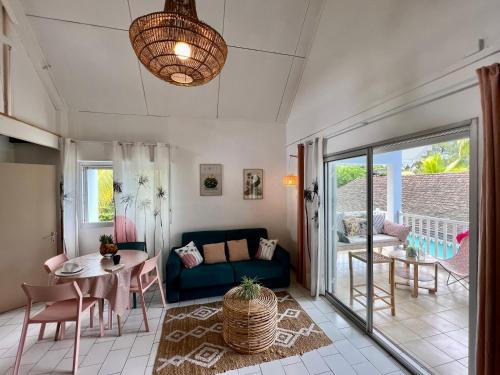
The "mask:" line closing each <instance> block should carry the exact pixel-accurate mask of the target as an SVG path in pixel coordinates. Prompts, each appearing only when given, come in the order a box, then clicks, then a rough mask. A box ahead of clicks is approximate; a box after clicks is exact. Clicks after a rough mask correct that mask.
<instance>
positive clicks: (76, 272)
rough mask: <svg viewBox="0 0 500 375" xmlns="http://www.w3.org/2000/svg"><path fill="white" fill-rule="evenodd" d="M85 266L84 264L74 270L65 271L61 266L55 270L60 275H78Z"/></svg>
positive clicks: (55, 273)
mask: <svg viewBox="0 0 500 375" xmlns="http://www.w3.org/2000/svg"><path fill="white" fill-rule="evenodd" d="M83 268H84V267H83V266H80V268H78V269H76V270H74V271H72V272H64V271H63V269H62V267H61V268H59V269H58V270H57V271H55V272H54V275H56V276H60V277H67V276H74V275H78V274H79V273H80V272H82V271H83Z"/></svg>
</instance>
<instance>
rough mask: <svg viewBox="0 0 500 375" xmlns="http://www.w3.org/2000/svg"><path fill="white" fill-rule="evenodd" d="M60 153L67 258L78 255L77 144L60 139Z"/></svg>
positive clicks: (64, 246) (63, 228)
mask: <svg viewBox="0 0 500 375" xmlns="http://www.w3.org/2000/svg"><path fill="white" fill-rule="evenodd" d="M59 146H60V153H61V157H62V160H61V166H62V168H61V171H62V176H61V197H60V198H61V210H62V216H63V224H62V232H63V249H64V253H65V254H66V255H67V256H68V257H69V258H74V257H77V256H78V255H79V250H78V204H77V203H78V199H77V195H76V194H77V186H78V185H77V179H78V174H77V170H78V169H77V168H78V165H77V163H78V156H77V153H78V149H77V144H76V143H75V142H73V141H72V140H71V139H69V138H66V139H63V138H60V141H59Z"/></svg>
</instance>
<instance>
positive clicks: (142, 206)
mask: <svg viewBox="0 0 500 375" xmlns="http://www.w3.org/2000/svg"><path fill="white" fill-rule="evenodd" d="M150 207H151V200H150V199H144V200H142V201H141V202H140V203H139V208H140V209H142V210H143V212H144V243H145V244H147V241H146V233H147V223H148V221H147V218H148V217H147V215H146V211H147V210H148V209H149V208H150ZM146 252H147V246H146Z"/></svg>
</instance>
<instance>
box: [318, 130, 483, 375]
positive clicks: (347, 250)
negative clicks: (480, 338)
mask: <svg viewBox="0 0 500 375" xmlns="http://www.w3.org/2000/svg"><path fill="white" fill-rule="evenodd" d="M476 134H477V126H476V121H469V122H467V123H461V124H456V125H453V126H449V127H446V128H443V129H440V130H438V131H435V132H427V133H424V134H422V133H421V134H417V135H415V136H409V137H405V138H401V139H396V140H393V141H391V142H385V143H382V144H376V145H371V146H367V147H365V148H362V149H358V150H355V151H351V152H347V153H340V154H336V155H331V156H329V157H327V158H326V159H325V185H326V186H325V191H326V192H327V194H326V204H325V206H326V207H325V209H326V215H325V217H326V219H327V223H326V225H327V238H326V243H327V246H326V248H327V264H326V277H327V280H326V285H327V288H326V289H327V297H328V298H329V299H330V300H331V301H332V302H333V303H334V304H335V305H336V306H337V307H338V308H339V309H341V310H342V311H344V312H345V313H346V315H347V316H348V317H349V318H351V319H352V320H353V321H355V322H356V323H357V324H358V325H359V326H360V327H362V328H363V329H364V330H365V331H366V332H367V334H368V335H370V336H371V337H373V338H374V339H375V340H376V341H378V342H379V343H381V344H382V345H383V346H384V347H385V348H386V349H388V350H389V351H390V352H391V354H393V355H394V356H396V357H398V359H400V360H401V361H402V362H403V363H404V364H405V365H406V366H407V367H408V368H409V369H412V370H413V371H414V372H416V373H450V374H467V373H468V366H470V365H471V363H473V360H474V359H473V358H472V357H470V356H469V352H470V353H473V352H474V348H473V346H474V337H472V336H473V332H475V329H474V327H475V321H474V319H473V318H472V317H474V316H475V301H476V295H475V293H474V290H475V289H474V288H475V285H476V275H477V245H476V244H477V201H478V195H477V171H478V166H477V135H476Z"/></svg>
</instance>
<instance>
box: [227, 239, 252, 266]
mask: <svg viewBox="0 0 500 375" xmlns="http://www.w3.org/2000/svg"><path fill="white" fill-rule="evenodd" d="M227 250H228V251H229V261H230V262H238V261H240V260H250V256H249V255H248V242H247V240H246V239H245V238H244V239H242V240H233V241H227Z"/></svg>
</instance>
